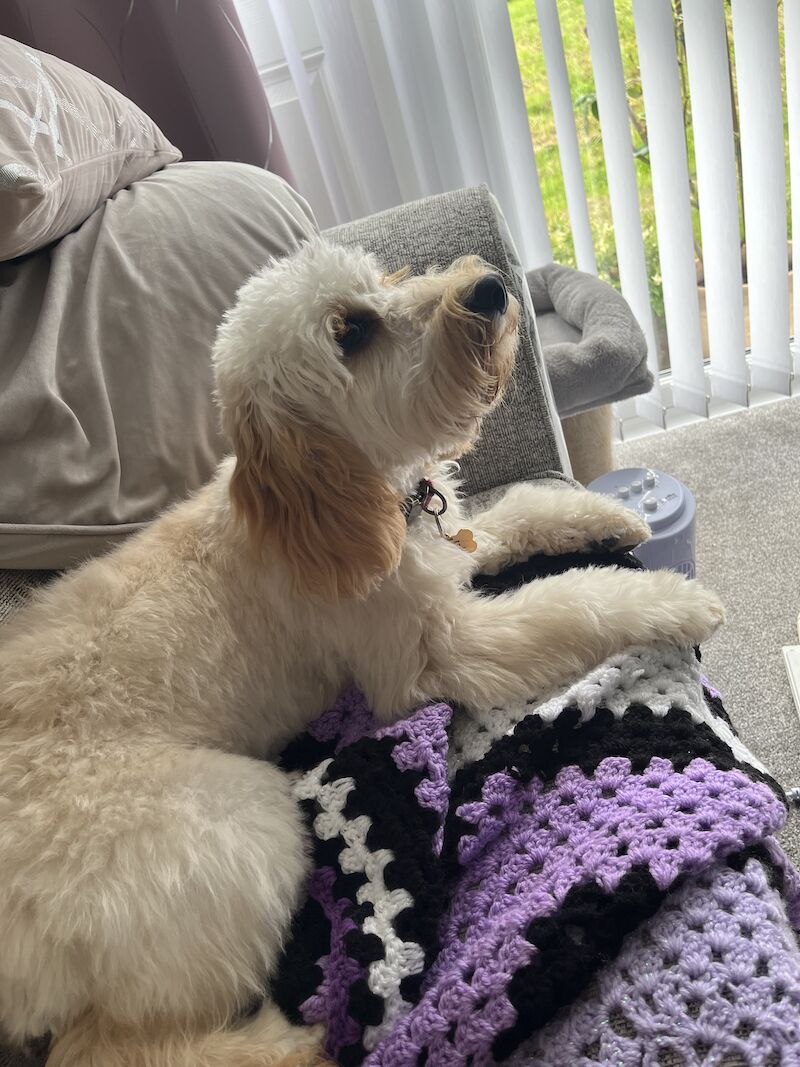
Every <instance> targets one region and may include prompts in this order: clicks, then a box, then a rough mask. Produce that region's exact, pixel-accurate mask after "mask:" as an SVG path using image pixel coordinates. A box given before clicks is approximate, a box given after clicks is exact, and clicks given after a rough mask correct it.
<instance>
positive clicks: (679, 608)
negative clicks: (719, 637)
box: [648, 571, 725, 646]
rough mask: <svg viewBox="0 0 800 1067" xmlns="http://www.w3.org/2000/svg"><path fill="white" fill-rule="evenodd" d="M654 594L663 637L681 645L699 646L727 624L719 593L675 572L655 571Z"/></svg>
mask: <svg viewBox="0 0 800 1067" xmlns="http://www.w3.org/2000/svg"><path fill="white" fill-rule="evenodd" d="M648 577H650V578H651V579H652V582H651V585H652V589H651V594H652V595H653V596H654V597H655V598H657V599H655V600H654V601H653V602H652V607H653V608H654V609H655V613H656V615H657V616H661V617H660V618H657V619H656V620H655V621H656V626H657V628H658V631H659V633H660V636H662V637H665V638H666V639H667V640H670V641H674V642H675V644H678V645H683V646H687V645H691V646H693V645H700V644H702V643H703V642H704V641H707V640H708V639H709V638H710V637H711V636H712V635H713V634H714V633H715V632H716V631H717V630H718V629H719V627H720V626H721V625H722V624H723V623H724V622H725V608H724V607H723V606H722V601H721V600H720V599H719V597H718V596H717V594H716V593H713V592H712V591H711V590H710V589H706V587H705V586H704V585H701V584H700V582H697V581H688V580H687V579H686V578H684V577H683V576H682V575H680V574H676V573H675V572H674V571H655V572H654V573H653V574H651V575H649V576H648Z"/></svg>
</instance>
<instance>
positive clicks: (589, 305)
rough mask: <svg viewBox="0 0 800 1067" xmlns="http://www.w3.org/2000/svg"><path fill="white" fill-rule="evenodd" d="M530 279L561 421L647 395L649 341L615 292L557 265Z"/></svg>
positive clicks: (590, 277) (530, 273) (650, 378)
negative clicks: (571, 416)
mask: <svg viewBox="0 0 800 1067" xmlns="http://www.w3.org/2000/svg"><path fill="white" fill-rule="evenodd" d="M527 279H528V287H529V289H530V293H531V298H532V300H533V306H534V309H535V311H536V322H537V325H538V328H539V336H540V338H541V342H542V349H543V352H544V360H545V365H546V367H547V372H548V374H549V376H550V381H551V383H552V386H553V393H554V395H555V401H556V406H557V408H558V413H559V415H560V416H561V417H562V418H565V417H566V416H568V415H577V414H578V413H579V412H581V411H587V410H588V409H589V408H594V407H599V406H600V405H602V404H610V403H611V402H612V401H616V400H624V399H625V398H626V397H629V396H636V395H637V394H639V393H646V392H648V390H649V389H650V388H651V387H652V384H653V376H652V374H651V373H650V371H649V369H648V367H647V342H646V340H645V337H644V334H643V333H642V331H641V329H640V327H639V324H638V322H637V321H636V319H635V317H634V314H633V312H632V311H631V309H630V307H629V306H628V303H627V301H626V300H625V298H624V297H623V296H621V295H620V294H619V293H618V292H617V290H616V289H614V288H613V287H612V286H610V285H607V284H606V283H605V282H602V281H600V279H599V278H595V277H594V275H592V274H583V273H582V272H581V271H578V270H572V269H571V268H570V267H563V266H560V265H559V264H558V263H549V264H548V265H547V266H546V267H541V268H539V269H538V270H531V271H528V274H527Z"/></svg>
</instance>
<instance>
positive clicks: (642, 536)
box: [552, 492, 650, 553]
mask: <svg viewBox="0 0 800 1067" xmlns="http://www.w3.org/2000/svg"><path fill="white" fill-rule="evenodd" d="M649 537H650V527H649V526H648V524H647V522H646V520H645V519H643V518H642V517H641V515H638V514H637V513H636V512H635V511H632V510H631V509H630V508H626V507H625V506H624V504H621V503H620V502H619V501H617V500H614V499H613V498H612V497H608V496H603V495H602V494H600V493H590V492H580V493H579V495H577V496H576V498H575V505H574V506H573V507H572V509H571V511H570V513H569V514H568V515H566V516H565V521H564V524H563V526H561V527H560V528H559V529H557V530H554V531H553V536H552V551H553V552H555V553H562V552H596V551H598V550H604V551H607V552H611V551H614V552H618V551H623V550H624V549H629V548H635V547H636V545H640V544H642V542H644V541H646V540H647V539H648V538H649Z"/></svg>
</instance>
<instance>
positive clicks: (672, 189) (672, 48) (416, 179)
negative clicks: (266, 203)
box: [237, 0, 800, 425]
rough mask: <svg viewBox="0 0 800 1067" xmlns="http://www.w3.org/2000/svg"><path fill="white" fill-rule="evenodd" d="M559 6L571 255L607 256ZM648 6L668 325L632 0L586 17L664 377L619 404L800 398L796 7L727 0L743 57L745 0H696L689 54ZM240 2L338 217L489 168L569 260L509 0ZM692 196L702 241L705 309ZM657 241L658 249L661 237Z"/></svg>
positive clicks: (548, 56) (275, 92) (654, 163)
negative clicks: (792, 230)
mask: <svg viewBox="0 0 800 1067" xmlns="http://www.w3.org/2000/svg"><path fill="white" fill-rule="evenodd" d="M558 2H559V0H530V12H531V16H533V14H534V11H535V15H536V19H537V22H538V30H539V34H540V37H541V48H542V52H543V57H544V61H545V67H546V74H547V79H548V84H549V90H550V102H551V106H552V113H553V120H554V125H555V132H556V138H557V143H558V150H559V156H560V167H561V174H562V176H563V182H564V195H565V202H566V207H567V212H568V216H569V222H570V229H571V234H572V240H573V246H574V250H575V262H576V265H577V266H578V267H579V269H582V270H586V271H590V272H596V271H597V262H598V258H599V257H598V256H597V254H596V252H597V251H600V249H599V248H598V249H597V250H596V249H595V244H594V239H593V231H592V220H591V212H590V210H589V207H588V204H587V184H588V183H587V180H586V176H585V175H584V173H583V171H582V163H581V148H580V143H579V137H578V127H577V125H576V115H575V101H574V100H573V95H572V92H571V89H570V77H569V69H568V60H569V56H565V48H564V42H563V39H562V32H561V25H560V22H559V6H558ZM562 2H565V0H562ZM632 4H633V25H634V30H635V44H636V49H637V53H638V67H639V69H638V72H637V79H638V78H640V81H641V90H642V100H643V104H644V113H645V118H646V124H647V142H648V146H647V147H648V153H649V167H650V176H651V181H652V194H653V205H654V211H655V224H656V235H657V240H658V254H659V259H660V275H661V284H662V289H663V311H664V314H663V321H662V320H661V318H660V317H656V316H654V314H653V309H652V307H651V302H650V301H651V292H650V282H651V279H649V277H648V265H647V255H646V246H645V241H644V238H643V233H642V212H641V207H640V197H639V190H638V188H637V170H636V168H637V163H636V159H635V157H634V149H633V143H632V137H631V117H630V114H629V98H628V86H626V80H625V79H626V76H625V71H624V68H623V62H622V53H621V48H620V38H619V30H618V23H617V13H616V11H615V4H614V2H613V0H583V14H584V16H585V25H586V37H587V38H588V51H589V57H590V60H591V71H592V73H593V78H594V89H595V96H596V106H597V115H598V118H599V129H600V137H601V140H602V149H603V156H604V160H605V179H606V181H607V186H608V201H609V206H610V211H611V218H612V221H613V231H614V243H615V247H616V263H617V268H618V271H617V274H618V276H617V277H615V279H614V281H615V283H616V284H618V285H619V287H620V288H621V290H622V292H623V294H624V295H625V297H626V298H627V300H628V302H629V303H630V305H631V307H632V309H633V311H634V313H635V315H636V316H637V318H638V320H639V322H640V324H641V326H642V329H643V330H644V333H645V336H646V338H647V342H648V359H649V364H650V367H651V369H652V370H653V371H654V373H655V375H656V385H655V387H654V389H653V391H652V392H651V393H650V394H649V395H647V396H645V397H639V398H637V399H636V400H635V401H626V402H624V404H623V405H621V406H620V409H619V411H618V414H619V416H620V418H622V417H625V416H630V415H632V414H634V413H635V414H636V415H637V416H638V417H640V418H644V419H645V420H647V422H649V423H651V424H655V425H664V424H665V409H666V408H668V407H670V406H675V407H676V408H677V409H682V410H683V411H684V412H689V413H691V414H692V415H693V416H695V417H705V416H707V415H708V414H709V413H710V414H715V413H716V412H718V411H720V410H725V409H730V408H731V406H735V407H741V406H745V405H747V404H748V403H750V402H752V401H753V399H754V397H755V398H757V394H758V393H759V391H760V392H761V393H762V394H764V391H767V392H768V393H769V394H770V395H772V396H774V395H787V394H789V393H790V392H791V389H792V378H793V373H794V372H795V371H796V370H800V363H798V364H797V365H793V360H794V361H796V357H795V356H794V353H793V350H792V347H791V345H790V322H789V304H788V300H789V293H788V270H789V266H788V258H787V238H788V221H789V220H788V219H787V211H786V202H787V191H786V180H785V168H786V159H785V157H786V152H787V145H786V143H785V137H784V100H783V96H782V88H781V56H780V49H779V22H780V15H779V5H778V0H731V12H732V30H733V42H732V43H733V57H732V58H731V55H730V54H729V53H730V43H729V33H728V26H727V23H726V10H727V9H728V6H729V5H727V4H726V3H725V2H724V0H682V4H681V5H680V12H681V16H680V17H681V18H682V22H683V25H682V36H683V42H684V43H685V70H684V66H683V54H682V52H680V53H679V51H678V49H677V47H676V22H675V19H676V10H677V7H676V6H674V4H673V0H632ZM237 5H238V8H239V12H240V14H241V16H242V19H243V22H244V25H245V30H246V32H247V36H248V39H249V41H250V44H251V46H252V47H253V50H254V53H255V57H256V62H257V65H258V66H259V69H260V71H261V72H262V78H263V80H264V84H265V87H266V89H267V92H268V94H269V95H270V100H271V102H272V105H273V110H274V111H275V114H276V118H277V120H278V125H279V127H280V130H281V133H282V135H283V138H284V141H285V142H286V147H287V150H288V152H289V156H290V160H291V162H292V163H293V166H294V170H295V174H296V177H297V179H298V181H299V185H300V190H301V192H303V193H305V195H307V196H308V197H309V199H310V200H311V203H312V206H313V207H314V209H315V211H316V213H317V216H318V219H319V221H320V223H321V224H322V225H323V226H324V225H331V224H333V223H335V222H337V221H345V220H347V219H351V218H355V217H358V216H359V215H364V214H367V213H369V212H371V211H376V210H380V209H381V208H384V207H389V206H391V205H393V204H396V203H398V202H400V201H404V200H411V199H414V198H416V197H420V196H426V195H430V194H433V193H437V192H443V191H446V190H448V189H452V188H455V187H457V186H459V185H465V184H473V183H476V182H480V181H485V182H487V183H488V184H489V185H490V187H491V188H492V189H493V191H494V192H495V194H496V195H497V197H498V199H499V201H500V204H501V207H502V208H503V211H504V213H505V215H506V217H507V219H508V222H509V225H510V227H511V230H512V233H513V235H514V237H515V239H516V241H517V244H518V246H519V248H520V252H521V255H522V259H523V261H524V264H525V266H526V267H534V266H539V265H541V264H542V263H544V262H546V261H548V260H549V259H550V258H551V257H552V249H551V242H550V237H549V234H548V229H547V221H546V213H545V207H544V204H543V200H542V194H541V189H540V184H539V175H538V173H537V166H536V158H535V151H536V148H537V145H536V144H535V143H532V139H531V135H530V130H529V126H528V118H527V113H526V109H525V100H524V94H523V89H522V84H521V78H520V70H519V66H518V63H517V59H516V53H515V45H514V39H513V35H512V31H511V23H510V20H509V13H508V6H507V4H506V2H505V0H237ZM781 7H782V11H783V15H782V18H783V32H784V40H785V52H786V58H787V61H786V63H785V68H786V107H787V113H788V128H789V139H788V153H789V163H790V174H791V179H792V184H793V185H794V186H795V188H796V190H797V195H796V196H794V197H793V198H792V203H793V211H792V216H793V218H792V221H793V222H796V223H797V225H798V227H800V0H783V4H782V5H781ZM562 10H563V9H562ZM626 43H627V42H626ZM732 65H733V67H734V68H735V82H736V95H735V98H734V97H733V94H732V88H731V87H732V84H733V77H732V69H731V68H732ZM682 74H685V76H686V77H685V81H686V85H684V84H683V83H682V77H681V75H682ZM628 77H629V79H630V71H628ZM687 87H688V95H689V103H690V108H691V117H692V122H693V133H694V153H693V170H692V171H691V173H690V159H689V156H688V153H687V138H686V130H685V128H684V104H685V100H684V97H685V95H686V91H687ZM637 132H638V133H639V134H641V130H639V131H637ZM737 137H738V138H739V140H738V144H737V141H736V138H737ZM535 139H536V131H534V137H533V141H534V142H535ZM737 153H738V155H737ZM739 155H740V157H741V178H742V180H741V188H740V180H739V174H740V172H739V163H738V159H739ZM695 192H696V199H695V196H694V194H695ZM693 201H694V207H693ZM740 207H741V211H742V214H743V218H744V236H745V240H746V264H747V278H746V282H747V288H746V290H744V291H743V274H742V248H741V235H740ZM693 210H694V211H695V215H694V218H695V219H696V218H697V217H698V216H699V226H700V232H701V238H702V268H703V272H702V278H703V304H702V306H701V303H700V299H699V292H698V281H697V277H698V276H697V271H696V263H695V258H696V249H695V233H694V230H693ZM797 232H798V235H800V229H798V231H797ZM798 241H799V242H800V236H798ZM647 250H648V251H647V254H648V255H649V245H648V246H647ZM651 270H652V263H651ZM793 284H794V316H795V326H794V330H793V332H794V335H795V336H797V337H800V270H798V271H797V272H795V274H794V278H793ZM744 294H746V299H745V295H744ZM703 320H705V323H704V322H703ZM704 327H705V328H704ZM748 327H749V348H748V349H746V347H745V343H746V336H747V328H748ZM664 329H665V330H666V338H667V347H668V352H669V370H668V372H667V373H666V374H665V373H664V369H663V355H664V353H663V348H664V344H663V333H664ZM659 343H660V344H661V348H662V352H661V353H660V354H659ZM660 358H661V366H660V365H659V359H660Z"/></svg>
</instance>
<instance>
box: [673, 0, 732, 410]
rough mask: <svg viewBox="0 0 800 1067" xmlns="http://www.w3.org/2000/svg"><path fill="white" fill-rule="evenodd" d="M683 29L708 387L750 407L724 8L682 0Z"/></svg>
mask: <svg viewBox="0 0 800 1067" xmlns="http://www.w3.org/2000/svg"><path fill="white" fill-rule="evenodd" d="M683 28H684V37H685V40H686V58H687V62H688V69H689V88H690V93H691V100H692V123H693V126H694V152H695V163H696V167H697V190H698V197H699V201H700V226H701V230H702V236H703V278H704V286H705V297H706V315H707V321H708V347H709V354H710V358H711V388H712V392H713V394H714V395H715V396H719V397H721V398H722V399H724V400H729V401H731V402H732V403H734V404H741V405H746V404H747V399H748V380H747V379H748V376H747V362H746V360H745V342H744V302H743V300H742V261H741V252H740V246H739V190H738V183H737V180H736V149H735V145H734V140H733V110H732V106H731V95H730V87H731V81H730V68H729V60H728V35H727V31H726V27H725V11H724V8H723V6H722V4H717V3H713V4H709V3H708V2H707V0H683Z"/></svg>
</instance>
